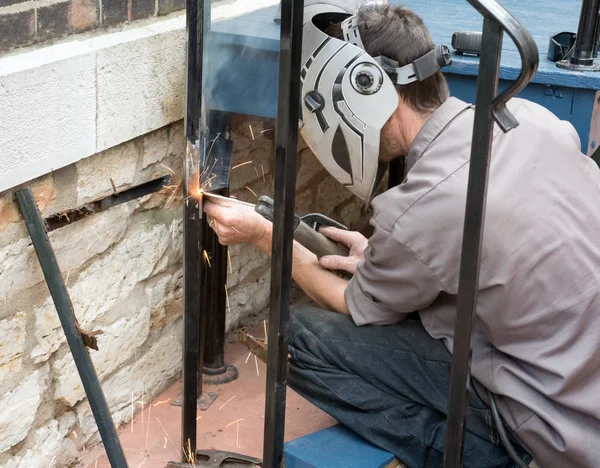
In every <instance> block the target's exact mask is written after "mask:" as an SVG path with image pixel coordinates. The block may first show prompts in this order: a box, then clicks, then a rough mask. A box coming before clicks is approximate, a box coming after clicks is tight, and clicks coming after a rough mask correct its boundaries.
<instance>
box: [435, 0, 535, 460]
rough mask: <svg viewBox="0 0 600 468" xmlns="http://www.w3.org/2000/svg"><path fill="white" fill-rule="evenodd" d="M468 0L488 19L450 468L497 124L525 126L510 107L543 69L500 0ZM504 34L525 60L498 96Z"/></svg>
mask: <svg viewBox="0 0 600 468" xmlns="http://www.w3.org/2000/svg"><path fill="white" fill-rule="evenodd" d="M468 1H469V3H470V4H471V5H473V7H475V9H477V11H479V12H480V13H481V14H482V15H483V17H484V22H483V36H482V40H481V54H480V57H481V58H480V61H479V75H478V78H477V93H476V101H475V116H474V124H473V141H472V143H471V160H470V166H469V182H468V186H467V201H466V206H465V221H464V231H463V239H462V251H461V261H460V273H459V284H458V296H457V306H456V322H455V325H454V343H453V349H452V368H451V374H450V390H449V394H448V418H447V424H446V435H445V447H444V468H460V467H461V466H462V456H463V449H464V434H465V418H466V404H467V384H468V382H469V368H470V356H471V330H472V328H473V317H474V314H475V310H476V307H477V294H478V286H479V263H480V262H479V259H480V256H481V246H482V236H483V223H484V218H485V204H486V195H487V181H488V173H489V161H490V154H491V147H492V135H493V130H494V120H495V121H496V122H497V123H498V125H499V126H500V128H501V129H502V130H503V131H504V132H508V131H509V130H511V129H513V128H515V127H516V126H517V125H518V124H519V123H518V122H517V120H516V118H515V117H514V116H513V115H512V113H511V112H510V111H509V110H508V109H507V108H506V103H507V102H508V100H509V99H510V98H512V97H513V96H515V95H516V94H518V92H519V91H520V90H522V89H523V88H524V87H525V86H526V85H527V83H528V82H529V81H530V80H531V78H533V75H534V74H535V71H536V70H537V65H538V53H537V46H536V45H535V42H534V41H533V38H532V37H531V35H530V34H529V33H528V32H527V30H526V29H525V28H524V27H523V25H521V23H520V22H519V21H518V20H517V19H516V18H514V17H513V16H512V15H511V14H510V13H509V12H508V11H507V10H505V9H504V8H503V7H502V6H501V5H500V4H498V3H497V2H496V1H494V0H468ZM504 31H506V32H507V33H508V35H509V36H510V37H511V38H512V39H513V41H514V42H515V44H516V45H517V48H518V50H519V54H520V55H521V60H522V69H521V73H520V74H519V77H518V78H517V80H516V81H515V83H513V84H512V85H511V86H510V87H509V88H507V89H506V90H505V91H504V92H503V93H501V94H500V95H498V96H496V93H497V91H498V79H499V74H500V54H501V48H502V34H503V32H504Z"/></svg>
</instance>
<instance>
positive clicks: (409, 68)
mask: <svg viewBox="0 0 600 468" xmlns="http://www.w3.org/2000/svg"><path fill="white" fill-rule="evenodd" d="M342 34H343V36H344V41H346V42H348V43H350V44H353V45H355V46H357V47H360V48H361V49H362V50H365V46H364V44H363V41H362V39H361V37H360V32H359V30H358V16H357V15H356V14H354V15H352V16H350V17H348V18H346V19H345V20H344V21H342ZM374 59H375V61H376V62H377V63H378V64H379V65H380V66H381V68H382V69H383V71H385V72H386V73H387V74H388V75H389V77H390V78H391V79H392V81H393V82H394V84H397V85H406V84H409V83H413V82H415V81H423V80H426V79H427V78H429V77H431V76H433V75H435V74H436V73H437V72H438V71H440V69H441V68H442V67H447V66H449V65H451V64H452V58H451V55H450V49H449V48H448V46H445V45H440V46H437V47H436V48H435V49H433V50H430V51H429V52H427V53H426V54H425V55H423V56H421V57H419V58H418V59H416V60H414V61H413V62H412V63H409V64H408V65H405V66H403V67H399V66H398V65H399V64H398V62H396V61H395V60H392V59H389V58H387V57H384V56H379V57H374Z"/></svg>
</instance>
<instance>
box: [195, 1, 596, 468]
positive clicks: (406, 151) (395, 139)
mask: <svg viewBox="0 0 600 468" xmlns="http://www.w3.org/2000/svg"><path fill="white" fill-rule="evenodd" d="M351 3H352V2H348V1H341V0H340V1H337V2H335V1H334V2H331V1H330V2H328V3H327V4H324V3H318V2H307V7H306V14H305V24H304V29H303V57H302V97H303V103H302V104H303V105H302V123H301V134H302V137H303V138H304V140H305V141H306V142H307V144H308V145H309V147H310V148H311V150H312V151H313V153H314V154H315V156H316V157H317V158H318V159H319V161H320V163H321V164H322V165H323V167H325V168H326V169H327V171H328V172H329V173H330V174H331V175H332V176H333V177H334V178H335V179H337V181H339V182H340V183H341V184H342V185H344V186H345V187H346V188H347V189H348V190H350V191H352V192H353V193H354V194H355V195H356V196H358V197H359V198H361V199H362V200H364V201H365V202H366V204H370V205H371V207H372V210H373V216H372V218H371V220H370V224H371V226H372V228H373V234H372V235H371V236H370V237H369V239H366V238H365V237H363V236H362V235H361V234H359V233H357V232H348V231H344V230H339V229H335V228H323V229H322V230H321V232H322V233H323V234H325V235H326V236H328V237H330V238H331V239H333V240H335V241H337V242H340V243H343V244H345V245H347V246H348V247H349V248H350V254H349V256H348V257H338V256H328V257H322V258H321V259H320V260H318V259H317V257H316V256H315V255H313V254H312V253H311V252H310V251H308V250H306V249H305V248H303V247H302V246H301V245H299V244H295V246H294V252H293V277H294V279H295V281H296V282H297V283H298V284H299V285H300V286H301V287H302V289H303V290H304V291H305V292H306V293H307V294H308V295H309V296H310V297H311V298H312V299H313V300H314V301H315V302H316V303H318V304H319V306H320V308H312V307H299V308H294V309H293V310H292V316H291V323H290V345H289V353H290V359H289V369H290V375H289V384H290V386H291V387H292V388H293V389H294V390H296V391H297V392H299V393H300V394H301V395H303V396H304V397H306V398H307V399H308V400H310V401H311V402H313V403H314V404H315V405H316V406H318V407H320V408H321V409H323V410H324V411H326V412H327V413H329V414H330V415H332V416H333V417H334V418H336V419H337V420H338V421H339V422H341V423H342V424H344V425H346V426H347V427H349V428H350V429H352V430H354V431H355V432H356V433H358V434H359V435H361V436H362V437H364V438H365V439H367V440H368V441H370V442H371V443H373V444H374V445H376V446H379V447H381V448H382V449H385V450H387V451H389V452H392V453H394V454H395V455H396V456H397V457H398V459H400V460H401V461H402V462H404V463H405V464H407V465H408V466H409V467H441V466H442V460H443V452H444V436H445V425H446V415H447V407H448V388H449V379H450V363H451V353H450V351H451V350H452V343H453V331H454V320H455V311H456V297H457V289H458V282H459V265H460V252H461V243H462V235H463V223H464V214H465V200H466V191H467V178H468V172H469V158H470V150H471V140H472V133H473V119H474V107H473V105H472V104H469V103H466V102H463V101H461V100H459V99H456V98H454V97H450V96H449V92H448V87H447V84H446V81H445V79H444V76H443V74H442V71H441V70H442V69H443V67H444V65H445V64H446V63H447V49H445V48H444V47H442V46H441V45H438V46H436V45H435V44H434V43H433V42H432V39H431V37H430V34H429V32H428V30H427V28H426V27H425V25H424V23H423V21H422V20H421V19H420V18H419V17H418V16H417V15H416V14H414V13H413V12H411V11H409V10H407V9H405V8H401V7H396V6H390V5H382V4H365V5H361V6H360V8H358V5H357V4H356V3H354V4H353V5H350V4H351ZM355 8H356V9H355ZM508 108H509V110H510V111H511V112H512V114H513V115H514V116H515V117H516V119H517V120H518V122H519V126H518V127H517V128H515V129H513V130H511V131H510V132H508V133H503V132H502V131H501V130H500V129H499V128H498V127H496V128H495V131H494V134H493V144H492V154H491V165H490V172H489V188H488V194H487V205H486V214H485V228H484V237H483V248H482V256H481V273H480V279H479V293H478V302H477V308H476V316H475V318H474V329H473V337H472V361H471V380H470V385H469V389H468V390H469V391H468V406H467V423H466V435H465V446H464V457H463V462H464V466H467V467H470V468H482V467H508V466H515V464H516V465H517V466H525V465H527V464H528V463H529V462H530V461H531V460H532V458H534V459H535V461H536V463H537V465H538V466H540V467H557V466H561V467H583V468H588V467H589V468H592V467H596V468H597V467H599V466H600V448H599V442H600V398H598V393H599V390H600V170H599V169H598V167H597V166H596V165H595V163H594V162H593V161H592V160H591V159H590V158H588V157H587V156H585V155H584V154H582V152H581V147H580V140H579V138H578V135H577V133H576V131H575V129H574V128H573V126H572V125H571V124H570V123H568V122H564V121H561V120H559V119H558V118H557V117H556V116H555V115H553V114H552V113H551V112H550V111H548V110H547V109H545V108H543V107H541V106H539V105H537V104H535V103H532V102H529V101H527V100H523V99H517V98H514V99H512V100H511V101H509V103H508ZM395 158H404V159H405V162H406V165H407V175H406V177H405V179H404V181H403V182H402V183H401V184H400V185H398V186H396V187H394V188H391V189H389V190H387V191H382V193H381V194H379V195H377V196H375V197H374V198H373V194H374V193H378V184H379V183H380V180H381V176H382V174H383V173H384V171H385V168H386V167H387V165H388V164H389V162H390V161H392V160H393V159H395ZM379 191H381V190H379ZM204 210H205V212H206V213H207V215H208V218H209V222H210V225H211V226H212V228H213V229H214V230H215V232H216V233H217V234H218V236H219V239H220V242H221V243H223V244H225V245H233V244H238V243H252V244H255V245H257V246H258V247H260V248H261V249H262V250H263V251H265V252H266V253H269V252H270V249H271V241H272V237H271V236H272V225H271V223H270V222H269V221H267V220H265V219H264V218H263V217H262V216H260V215H259V214H257V213H256V212H254V211H253V210H252V209H251V208H245V207H240V206H238V205H233V204H232V205H231V206H217V205H215V204H213V203H210V201H208V200H207V201H205V203H204ZM340 269H341V270H345V271H348V272H349V273H351V274H352V278H351V279H350V280H347V279H345V278H342V277H341V276H340V275H339V274H337V273H335V271H337V270H340ZM491 398H493V399H494V401H495V402H497V405H498V408H499V411H500V414H501V417H502V420H503V424H504V425H505V426H506V427H507V429H508V433H509V434H508V438H509V440H508V444H510V446H511V447H512V449H513V450H514V452H513V457H512V458H511V456H510V455H509V452H508V448H507V443H505V442H503V441H501V440H500V438H499V434H498V427H497V425H496V424H494V422H493V420H492V415H491V411H490V405H491ZM515 453H516V454H517V457H518V458H519V459H520V462H519V461H517V462H515V461H514V460H513V458H515V457H514V454H515Z"/></svg>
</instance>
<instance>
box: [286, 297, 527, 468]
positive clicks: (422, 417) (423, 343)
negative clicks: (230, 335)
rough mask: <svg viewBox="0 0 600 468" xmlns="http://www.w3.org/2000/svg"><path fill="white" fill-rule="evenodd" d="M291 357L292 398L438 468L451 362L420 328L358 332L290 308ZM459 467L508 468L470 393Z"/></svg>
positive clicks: (338, 319)
mask: <svg viewBox="0 0 600 468" xmlns="http://www.w3.org/2000/svg"><path fill="white" fill-rule="evenodd" d="M289 352H290V355H291V357H290V362H289V370H290V372H289V380H288V383H289V385H290V387H291V388H293V389H294V390H295V391H296V392H298V393H299V394H300V395H302V396H303V397H305V398H306V399H307V400H309V401H311V402H312V403H313V404H315V405H316V406H317V407H319V408H321V409H322V410H323V411H325V412H326V413H328V414H330V415H331V416H333V417H334V418H336V419H337V420H338V421H339V422H340V423H342V424H344V425H345V426H347V427H348V428H350V429H352V430H353V431H355V432H356V433H357V434H359V435H360V436H362V437H363V438H365V439H366V440H368V441H369V442H371V443H372V444H374V445H376V446H378V447H380V448H382V449H384V450H387V451H388V452H391V453H393V454H394V455H395V456H396V457H397V458H398V459H399V460H400V461H402V462H403V463H405V464H406V465H408V467H409V468H413V467H428V468H429V467H431V468H439V467H442V464H443V456H444V436H445V430H446V411H447V406H448V388H449V382H450V364H451V355H450V353H449V352H448V350H447V349H446V347H445V346H444V344H443V343H442V342H441V341H439V340H435V339H433V338H432V337H431V336H430V335H429V334H428V333H427V332H426V331H425V329H424V328H423V326H422V324H421V322H420V320H408V321H406V322H404V323H402V324H400V325H393V326H365V327H357V326H356V325H355V324H354V322H353V321H352V319H351V318H350V317H348V316H345V315H341V314H336V313H333V312H328V311H324V310H320V309H315V308H311V307H306V306H302V307H295V308H292V313H291V322H290V344H289ZM513 445H515V449H516V450H517V452H518V453H519V455H520V456H522V459H523V460H524V461H525V462H526V463H529V462H530V461H531V456H530V455H529V454H527V453H526V452H525V450H523V448H521V447H520V446H519V445H518V444H517V443H516V441H513ZM463 466H465V467H468V468H488V467H489V468H491V467H494V468H499V467H513V466H514V462H513V461H512V460H511V458H510V456H509V455H508V453H507V452H506V450H505V448H504V447H503V445H502V443H501V442H500V440H499V437H498V433H497V432H496V429H495V426H494V423H493V421H492V417H491V411H490V409H489V408H488V407H487V406H486V405H485V403H484V402H483V401H482V400H481V399H480V398H479V397H478V396H477V394H476V393H475V392H473V391H472V392H469V396H468V403H467V425H466V432H465V444H464V456H463Z"/></svg>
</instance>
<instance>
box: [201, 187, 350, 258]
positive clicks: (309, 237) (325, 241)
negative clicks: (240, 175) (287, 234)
mask: <svg viewBox="0 0 600 468" xmlns="http://www.w3.org/2000/svg"><path fill="white" fill-rule="evenodd" d="M202 196H203V197H206V198H208V199H209V200H210V201H211V202H213V203H215V204H217V205H221V206H223V205H232V204H233V205H235V204H237V205H242V206H248V207H252V208H253V209H254V211H256V212H257V213H258V214H260V215H261V216H263V217H264V218H266V219H268V220H269V221H271V222H273V217H274V215H273V212H274V202H273V199H272V198H270V197H268V196H267V195H262V196H261V197H259V198H258V202H257V203H256V204H252V203H247V202H243V201H241V200H238V199H237V198H231V197H225V196H222V195H217V194H215V193H210V192H203V194H202ZM294 220H295V221H294V240H295V241H297V242H298V243H299V244H301V245H303V246H304V247H306V248H307V249H308V250H310V251H311V252H312V253H314V254H315V255H316V256H317V258H321V257H323V256H325V255H341V256H344V257H347V256H348V254H349V250H348V248H347V247H346V246H344V245H341V244H338V243H337V242H334V241H332V240H331V239H329V238H328V237H326V236H324V235H323V234H321V233H320V232H319V231H318V229H319V228H320V227H335V228H338V229H343V230H347V229H348V228H347V227H346V226H344V225H343V224H341V223H338V222H337V221H335V220H333V219H331V218H329V217H327V216H325V215H322V214H319V213H309V214H306V215H303V216H298V215H294Z"/></svg>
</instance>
